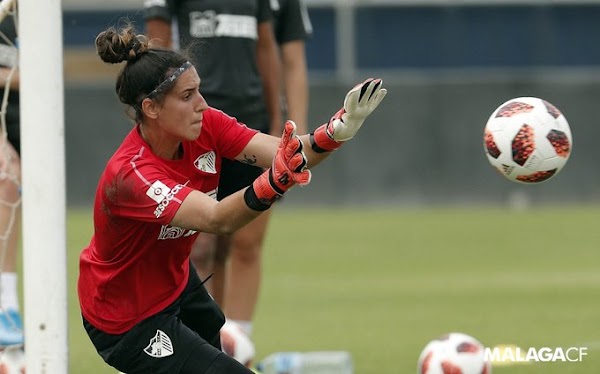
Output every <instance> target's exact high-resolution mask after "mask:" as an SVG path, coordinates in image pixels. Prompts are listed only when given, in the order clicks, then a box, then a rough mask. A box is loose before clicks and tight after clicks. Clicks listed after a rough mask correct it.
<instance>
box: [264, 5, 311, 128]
mask: <svg viewBox="0 0 600 374" xmlns="http://www.w3.org/2000/svg"><path fill="white" fill-rule="evenodd" d="M271 9H272V10H273V15H274V31H275V38H276V40H277V44H278V45H279V49H280V55H281V67H282V69H281V70H282V72H283V95H284V100H283V112H284V113H285V115H284V117H285V118H287V119H291V120H293V121H294V122H296V125H297V126H298V133H299V134H304V133H306V132H307V131H308V130H307V127H306V124H307V120H308V119H307V116H308V90H309V88H308V86H309V85H308V69H307V66H306V39H307V38H308V37H309V36H311V35H312V24H311V22H310V17H309V15H308V9H307V8H306V4H305V3H304V0H271Z"/></svg>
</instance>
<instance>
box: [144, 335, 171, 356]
mask: <svg viewBox="0 0 600 374" xmlns="http://www.w3.org/2000/svg"><path fill="white" fill-rule="evenodd" d="M144 352H146V354H147V355H148V356H151V357H157V358H161V357H167V356H170V355H172V354H173V344H172V343H171V338H169V336H168V335H167V334H165V333H164V332H162V331H161V330H156V335H154V337H153V338H152V339H150V344H148V346H147V347H146V348H144Z"/></svg>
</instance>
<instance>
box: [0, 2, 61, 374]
mask: <svg viewBox="0 0 600 374" xmlns="http://www.w3.org/2000/svg"><path fill="white" fill-rule="evenodd" d="M2 1H7V0H2ZM18 3H19V4H18V8H19V25H18V39H19V68H20V104H21V108H20V114H21V167H22V187H23V189H22V193H23V195H22V196H23V199H22V201H23V221H22V222H23V231H22V238H23V240H22V243H23V286H24V300H25V303H24V305H25V310H24V316H25V344H26V346H25V356H26V361H27V373H36V374H37V373H48V374H63V373H67V371H68V346H67V342H68V337H67V332H68V330H67V266H66V264H67V252H66V196H65V195H66V187H65V185H66V182H65V168H66V166H65V147H64V144H65V139H64V137H65V132H64V79H63V35H62V8H61V0H43V1H40V0H18Z"/></svg>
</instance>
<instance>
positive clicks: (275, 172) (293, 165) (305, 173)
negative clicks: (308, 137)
mask: <svg viewBox="0 0 600 374" xmlns="http://www.w3.org/2000/svg"><path fill="white" fill-rule="evenodd" d="M306 165H307V161H306V155H305V154H304V152H303V151H302V141H300V138H299V137H298V135H296V124H295V123H294V122H293V121H289V120H288V121H286V123H285V126H284V128H283V135H282V137H281V142H280V143H279V148H278V149H277V153H276V154H275V158H273V165H272V166H271V167H270V168H269V169H268V170H267V171H265V172H264V173H263V174H261V175H260V176H259V177H258V178H256V179H255V180H254V182H253V183H252V185H250V187H248V188H247V189H246V192H245V193H244V200H245V201H246V205H248V207H250V209H253V210H258V211H263V210H267V209H269V207H270V206H271V204H273V203H274V202H275V201H277V200H278V199H279V198H281V196H282V195H283V194H284V193H285V192H286V191H287V190H289V189H290V188H291V187H292V186H293V185H295V184H299V185H301V186H304V185H307V184H308V183H309V182H310V178H311V174H310V170H308V169H307V168H306Z"/></svg>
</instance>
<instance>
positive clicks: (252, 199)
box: [244, 185, 271, 212]
mask: <svg viewBox="0 0 600 374" xmlns="http://www.w3.org/2000/svg"><path fill="white" fill-rule="evenodd" d="M244 202H245V203H246V205H247V206H248V208H250V209H252V210H255V211H257V212H264V211H265V210H267V209H269V208H270V207H271V204H265V203H263V202H262V201H261V200H260V199H259V198H258V196H256V192H255V191H254V186H253V185H251V186H249V187H248V188H246V191H245V192H244Z"/></svg>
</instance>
